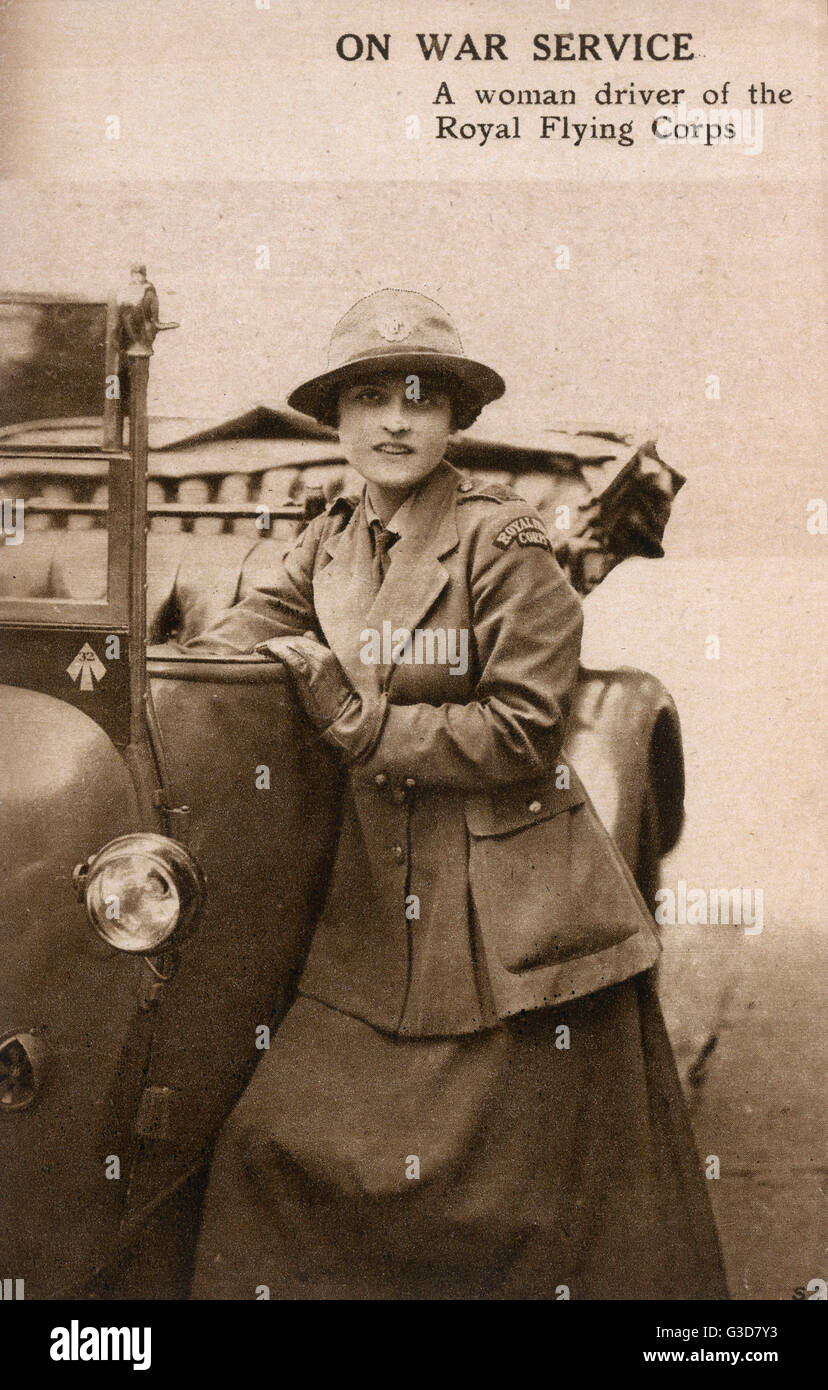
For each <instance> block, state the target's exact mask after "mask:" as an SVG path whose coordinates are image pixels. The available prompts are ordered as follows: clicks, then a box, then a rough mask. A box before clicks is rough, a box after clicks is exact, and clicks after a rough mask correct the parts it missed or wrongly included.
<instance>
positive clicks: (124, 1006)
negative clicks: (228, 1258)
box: [0, 267, 683, 1299]
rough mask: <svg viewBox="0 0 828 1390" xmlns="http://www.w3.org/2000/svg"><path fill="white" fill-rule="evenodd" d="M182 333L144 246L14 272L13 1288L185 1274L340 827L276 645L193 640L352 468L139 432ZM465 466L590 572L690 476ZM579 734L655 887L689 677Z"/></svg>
mask: <svg viewBox="0 0 828 1390" xmlns="http://www.w3.org/2000/svg"><path fill="white" fill-rule="evenodd" d="M166 326H167V325H164V324H161V323H160V322H159V319H158V303H157V298H156V296H155V292H154V290H153V288H152V286H151V285H150V284H149V282H148V281H147V279H146V275H145V272H144V270H143V268H142V267H136V268H134V270H133V274H132V278H131V281H130V283H129V285H128V286H127V287H126V289H125V290H124V292H123V293H122V294H121V295H120V296H118V297H115V298H112V299H109V300H104V299H101V300H100V301H97V302H96V301H92V300H83V299H73V298H71V297H68V296H59V297H49V296H37V295H19V294H18V295H12V294H8V295H4V296H0V499H1V500H2V521H3V526H2V537H0V539H1V540H2V542H3V543H2V544H0V741H2V747H0V779H2V798H1V800H0V804H2V819H3V825H2V836H0V845H2V850H1V851H0V852H1V853H2V880H0V881H2V911H1V912H0V942H1V943H2V945H1V950H2V976H0V1170H1V1171H2V1174H3V1181H2V1184H0V1193H2V1196H0V1278H3V1279H7V1280H8V1279H10V1280H12V1281H14V1287H15V1288H16V1289H17V1290H18V1291H19V1293H20V1295H21V1296H25V1297H26V1298H34V1299H48V1298H58V1297H77V1298H87V1299H93V1298H104V1297H126V1296H141V1297H149V1298H185V1297H187V1292H188V1279H189V1271H190V1268H191V1262H192V1259H193V1254H194V1250H195V1246H196V1241H197V1235H198V1220H199V1203H200V1198H201V1195H202V1192H203V1187H204V1182H205V1175H206V1173H207V1171H208V1167H209V1158H210V1151H211V1145H212V1144H213V1142H214V1140H215V1137H216V1135H217V1133H218V1132H219V1130H220V1128H221V1126H222V1123H223V1121H224V1120H225V1118H226V1116H227V1115H228V1113H229V1111H230V1109H231V1108H232V1106H233V1104H234V1103H235V1101H236V1100H237V1098H238V1097H239V1095H240V1094H241V1091H242V1089H243V1088H244V1086H245V1085H246V1083H247V1082H248V1080H249V1078H250V1076H251V1074H252V1071H253V1068H254V1067H255V1065H256V1062H257V1061H258V1060H259V1059H260V1058H261V1055H262V1050H261V1049H262V1047H263V1046H264V1045H266V1038H267V1032H266V1030H267V1029H268V1028H270V1029H272V1028H274V1027H275V1026H277V1025H278V1022H279V1019H280V1017H281V1016H282V1014H283V1013H284V1011H285V1008H286V1007H287V1004H288V1002H289V1000H290V997H291V990H292V988H293V986H294V982H295V980H296V977H297V972H298V970H299V969H300V967H301V963H302V960H303V956H304V952H305V950H306V947H307V944H308V941H309V936H310V933H311V932H312V929H313V922H314V914H315V910H316V908H317V906H318V904H319V902H320V898H321V895H322V893H323V892H324V888H325V881H326V872H327V866H328V863H329V860H330V856H331V850H332V846H333V843H334V840H335V835H336V827H337V816H338V799H339V783H338V770H337V766H336V764H335V762H334V761H333V759H332V757H331V755H330V754H329V753H328V752H327V751H326V750H325V749H324V748H323V747H322V746H321V745H320V743H319V742H318V741H317V740H315V739H314V738H313V737H312V735H311V732H310V731H309V729H308V728H307V727H306V725H305V723H304V722H303V718H302V717H301V714H300V711H299V709H298V706H297V705H295V704H294V701H293V698H292V696H291V692H290V689H289V686H288V685H287V684H286V682H285V679H284V676H283V674H282V671H281V668H280V667H279V666H278V665H274V664H271V663H268V662H266V661H264V660H263V659H261V658H260V657H258V656H255V655H251V656H249V657H237V658H227V657H219V656H214V657H211V656H209V655H207V656H201V655H200V656H198V657H194V656H191V655H187V654H186V653H184V652H182V650H181V643H182V642H184V641H186V640H187V639H188V638H190V637H192V636H195V635H197V634H198V633H200V632H202V631H203V630H204V628H205V627H206V626H207V625H208V624H209V623H210V621H211V620H212V618H213V617H214V615H215V614H216V613H218V612H219V611H220V610H221V609H222V608H223V607H226V606H227V605H229V604H232V603H233V602H235V601H237V600H238V599H240V598H241V597H243V596H244V594H245V593H246V592H248V591H249V590H250V589H251V588H254V587H256V586H257V584H259V583H261V582H262V581H263V579H264V578H265V576H266V575H267V573H268V571H269V570H271V569H272V567H273V565H274V564H275V563H278V561H279V558H280V556H281V554H282V553H283V551H284V549H285V547H286V546H287V545H288V544H289V543H290V541H291V539H292V537H293V536H294V535H295V534H297V533H298V531H299V530H300V529H301V527H302V525H303V524H304V523H305V522H306V520H307V519H308V517H309V516H311V515H313V514H314V513H315V512H316V511H317V510H318V509H319V508H320V507H322V506H324V505H325V501H326V499H330V498H331V497H333V496H335V495H336V494H337V493H338V492H339V491H340V490H342V489H343V488H346V489H347V487H348V485H349V481H350V480H349V478H348V475H347V470H346V468H345V465H344V461H343V459H342V457H341V453H340V451H339V446H338V444H337V440H336V436H335V434H334V433H332V432H331V431H330V430H327V429H325V428H323V427H320V426H318V425H317V424H316V423H315V422H313V421H311V420H308V419H306V418H305V417H303V416H299V415H296V414H294V413H293V412H290V411H287V410H268V409H265V408H264V407H260V408H258V409H256V410H253V411H251V412H249V413H248V414H247V415H245V416H242V417H239V418H238V419H236V420H232V421H229V422H226V423H225V424H222V425H218V426H216V425H212V426H210V427H208V428H206V429H194V428H191V427H187V426H183V425H182V424H181V422H175V421H173V422H170V421H166V422H163V421H161V422H157V424H156V425H154V431H155V439H154V442H155V445H156V447H154V448H152V449H150V447H149V439H148V432H149V422H148V418H147V377H148V367H149V359H150V356H151V355H152V344H153V340H154V338H155V336H156V334H157V332H158V331H159V329H161V328H163V327H166ZM125 441H126V442H125ZM453 459H454V462H455V463H456V464H457V465H458V466H459V467H462V468H470V469H472V470H473V471H475V472H477V473H481V472H482V473H487V474H489V475H496V476H497V477H498V479H500V480H503V479H506V480H508V481H509V482H510V483H512V484H513V485H514V486H515V487H516V489H517V490H518V491H519V492H521V494H522V495H523V496H525V497H527V499H528V500H530V501H531V502H532V504H533V505H534V506H537V507H538V508H539V510H540V511H541V513H542V514H543V516H544V518H545V519H546V521H547V524H548V526H549V531H550V535H551V536H552V537H553V539H554V543H555V546H556V549H557V552H558V555H559V558H560V560H561V562H562V563H563V564H564V566H565V567H566V568H567V570H568V573H569V575H570V578H571V580H572V582H573V583H574V584H575V586H576V587H577V588H578V589H579V590H580V591H581V592H582V593H584V594H586V593H588V592H589V590H590V589H591V588H593V587H594V586H595V584H596V583H597V582H599V580H600V579H601V578H602V577H603V576H604V574H606V573H607V572H608V571H609V569H611V568H612V566H613V565H614V564H617V563H618V562H619V561H620V560H622V559H623V558H625V557H626V556H627V555H632V554H645V555H659V554H661V553H662V552H661V535H662V532H663V529H664V525H665V523H666V521H667V518H668V516H669V511H670V504H671V501H672V498H673V496H674V495H675V492H676V491H677V489H678V487H679V486H680V485H681V482H682V479H681V477H680V475H678V474H677V473H675V471H674V470H672V469H671V468H669V467H668V466H667V465H666V464H664V463H663V462H662V460H660V459H659V457H658V454H657V451H656V449H655V446H654V445H653V444H652V443H649V442H644V443H640V442H639V443H636V442H635V441H634V440H632V439H629V438H626V437H623V436H621V435H619V434H617V433H613V432H611V431H593V432H586V433H580V434H577V433H576V434H562V433H560V432H549V434H548V436H544V437H543V438H542V439H541V440H539V441H535V442H533V443H532V444H531V445H525V444H522V443H514V442H513V443H497V442H490V441H486V440H484V439H480V438H475V437H471V436H465V437H464V438H463V439H462V440H460V441H458V442H457V444H456V446H455V447H454V453H453ZM567 753H568V756H570V757H571V759H572V762H573V764H574V765H575V766H576V767H577V768H578V770H579V772H580V774H581V776H582V778H583V780H584V782H585V783H586V785H587V788H588V790H589V791H590V793H591V795H592V798H593V801H594V802H595V805H596V807H597V809H598V811H599V813H600V814H601V816H602V818H603V819H604V821H605V823H606V825H607V827H608V829H609V830H610V831H611V833H612V834H613V835H614V837H615V839H616V841H617V843H618V845H619V847H620V848H621V850H622V852H623V854H624V855H625V857H626V859H627V861H628V863H629V864H630V867H631V868H632V870H633V872H634V873H635V875H636V877H637V880H638V883H639V885H640V887H641V890H642V892H643V894H644V896H645V898H646V899H647V900H648V901H650V902H652V900H653V894H654V891H655V886H656V883H657V874H658V864H659V859H660V857H661V856H662V855H663V854H664V853H665V852H666V851H667V850H668V849H669V848H670V847H671V846H672V845H673V844H674V843H675V841H676V839H677V837H678V834H679V831H680V828H681V821H682V804H683V764H682V751H681V735H680V730H679V723H678V718H677V714H676V710H675V708H674V705H673V702H672V700H671V699H670V696H669V695H668V693H667V692H666V691H665V690H664V688H663V687H662V686H661V685H660V684H659V682H658V681H656V680H655V679H654V678H653V677H651V676H649V675H646V674H643V673H642V672H640V671H635V670H632V669H618V670H611V671H594V670H583V671H582V673H581V679H580V683H579V686H578V689H577V695H576V699H575V703H574V708H573V712H572V716H571V722H570V728H569V734H568V741H567Z"/></svg>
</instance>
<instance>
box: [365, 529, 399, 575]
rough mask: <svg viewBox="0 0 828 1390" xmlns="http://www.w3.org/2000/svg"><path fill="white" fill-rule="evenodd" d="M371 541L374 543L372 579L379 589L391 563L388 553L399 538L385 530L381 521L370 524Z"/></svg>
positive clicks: (394, 533) (392, 532) (393, 532)
mask: <svg viewBox="0 0 828 1390" xmlns="http://www.w3.org/2000/svg"><path fill="white" fill-rule="evenodd" d="M371 539H372V540H373V543H374V579H375V581H376V585H377V588H379V587H380V585H381V584H382V581H383V579H384V578H385V576H386V574H387V573H388V566H389V565H390V563H391V561H390V559H389V558H388V552H389V550H390V549H391V547H392V545H393V544H394V542H395V541H396V540H398V539H399V538H398V536H397V533H396V531H389V530H387V529H386V527H385V526H383V524H382V522H381V521H376V520H375V521H372V522H371Z"/></svg>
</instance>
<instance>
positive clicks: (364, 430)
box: [339, 372, 452, 492]
mask: <svg viewBox="0 0 828 1390" xmlns="http://www.w3.org/2000/svg"><path fill="white" fill-rule="evenodd" d="M415 382H416V378H415V377H413V376H412V375H411V374H405V373H403V372H399V373H396V372H394V373H388V374H387V375H383V376H376V377H372V378H370V379H366V380H365V381H357V382H354V383H352V384H351V385H350V386H346V387H345V388H344V389H343V390H342V391H341V392H340V396H339V438H340V442H341V443H342V445H343V447H344V450H345V453H346V455H347V458H348V462H349V463H350V464H352V466H353V467H354V468H355V469H356V470H357V472H358V473H360V474H361V475H362V477H363V478H365V479H366V480H367V481H368V482H369V483H374V484H375V485H376V486H377V487H382V488H387V489H388V490H389V491H392V492H396V491H399V492H403V491H406V492H407V491H410V490H411V489H412V488H413V487H416V485H417V483H419V482H421V481H422V479H423V478H427V477H428V475H429V473H432V472H433V471H434V469H435V468H436V467H437V465H438V463H439V462H440V461H441V459H442V457H443V454H444V453H445V448H446V444H447V443H448V439H449V436H450V434H451V424H452V403H451V398H450V396H449V395H448V393H447V392H445V391H441V390H437V389H433V388H430V387H429V386H428V384H427V383H426V382H425V381H424V380H421V382H420V385H419V398H414V399H411V398H410V396H411V395H412V394H413V390H412V383H415Z"/></svg>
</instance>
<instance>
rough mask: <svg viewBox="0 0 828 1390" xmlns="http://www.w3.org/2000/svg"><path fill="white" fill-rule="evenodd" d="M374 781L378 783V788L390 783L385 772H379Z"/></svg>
mask: <svg viewBox="0 0 828 1390" xmlns="http://www.w3.org/2000/svg"><path fill="white" fill-rule="evenodd" d="M374 781H375V782H376V784H377V786H378V787H384V786H385V784H386V782H387V781H388V778H387V776H386V775H385V773H384V772H378V773H377V775H376V777H375V778H374Z"/></svg>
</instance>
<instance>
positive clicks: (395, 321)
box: [376, 313, 411, 343]
mask: <svg viewBox="0 0 828 1390" xmlns="http://www.w3.org/2000/svg"><path fill="white" fill-rule="evenodd" d="M376 327H377V332H378V333H379V334H380V335H381V336H382V337H383V338H385V340H386V342H389V343H401V342H402V341H403V339H404V338H407V337H408V335H409V333H410V332H411V324H410V323H409V322H408V320H407V319H404V318H402V317H401V316H400V315H399V314H393V313H392V314H384V315H383V316H382V317H381V318H378V319H377V321H376Z"/></svg>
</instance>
